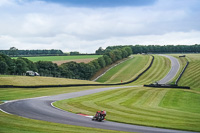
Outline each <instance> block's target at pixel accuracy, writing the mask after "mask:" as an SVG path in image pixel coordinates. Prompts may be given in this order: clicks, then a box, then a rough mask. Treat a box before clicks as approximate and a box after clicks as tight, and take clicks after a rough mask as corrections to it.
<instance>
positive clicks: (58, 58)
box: [13, 55, 102, 62]
mask: <svg viewBox="0 0 200 133" xmlns="http://www.w3.org/2000/svg"><path fill="white" fill-rule="evenodd" d="M101 56H102V55H77V56H37V57H23V58H27V59H29V60H31V61H33V62H36V61H65V60H76V59H91V58H94V59H97V58H99V57H101ZM16 58H17V57H13V59H16Z"/></svg>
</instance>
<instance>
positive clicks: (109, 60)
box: [103, 55, 112, 66]
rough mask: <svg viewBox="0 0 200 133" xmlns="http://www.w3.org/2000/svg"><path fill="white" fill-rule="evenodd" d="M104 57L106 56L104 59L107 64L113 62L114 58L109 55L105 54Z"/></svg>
mask: <svg viewBox="0 0 200 133" xmlns="http://www.w3.org/2000/svg"><path fill="white" fill-rule="evenodd" d="M103 58H104V60H105V62H106V66H108V65H110V64H112V60H111V58H110V57H109V56H108V55H103Z"/></svg>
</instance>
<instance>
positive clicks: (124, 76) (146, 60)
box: [97, 55, 171, 85]
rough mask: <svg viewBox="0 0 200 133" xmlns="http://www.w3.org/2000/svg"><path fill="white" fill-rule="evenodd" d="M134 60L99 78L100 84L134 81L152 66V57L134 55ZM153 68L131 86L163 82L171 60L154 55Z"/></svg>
mask: <svg viewBox="0 0 200 133" xmlns="http://www.w3.org/2000/svg"><path fill="white" fill-rule="evenodd" d="M133 57H134V58H132V59H130V60H128V61H126V62H124V63H122V64H120V65H118V66H116V67H114V68H112V69H111V70H110V71H108V72H107V73H106V74H105V75H103V76H102V77H101V78H99V79H98V80H97V81H98V82H103V83H119V82H121V81H123V82H124V81H129V80H130V79H134V78H135V77H136V76H137V75H139V74H140V73H141V72H142V71H144V70H145V69H146V68H147V67H148V66H149V64H150V62H151V59H152V57H151V56H150V55H134V56H133ZM154 57H155V59H154V63H153V65H152V67H151V68H150V69H149V70H148V71H147V72H145V73H144V74H143V75H142V76H141V77H140V78H139V79H138V80H136V81H135V82H133V83H131V84H130V85H133V84H134V85H143V84H150V83H152V82H155V81H158V80H161V79H162V78H163V77H164V76H165V75H166V74H167V73H168V72H169V70H170V68H171V63H170V60H169V59H168V58H166V57H164V56H159V55H154Z"/></svg>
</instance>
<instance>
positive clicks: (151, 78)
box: [132, 55, 171, 85]
mask: <svg viewBox="0 0 200 133" xmlns="http://www.w3.org/2000/svg"><path fill="white" fill-rule="evenodd" d="M154 57H155V59H154V63H153V65H152V67H151V68H150V69H149V70H148V71H147V72H145V73H144V74H143V75H142V76H141V77H140V78H139V79H138V80H136V81H135V82H133V83H132V84H134V85H143V84H150V83H153V82H155V81H159V80H161V79H162V78H164V77H165V76H166V75H167V73H168V72H169V71H170V69H171V62H170V60H169V59H168V58H166V57H164V56H160V55H154Z"/></svg>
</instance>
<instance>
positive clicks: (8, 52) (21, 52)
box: [0, 47, 64, 57]
mask: <svg viewBox="0 0 200 133" xmlns="http://www.w3.org/2000/svg"><path fill="white" fill-rule="evenodd" d="M0 53H3V54H5V55H8V56H11V57H14V56H15V57H19V56H48V55H51V56H53V55H63V54H64V53H63V52H62V50H56V49H51V50H18V49H17V48H15V47H11V48H10V49H9V50H0Z"/></svg>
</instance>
